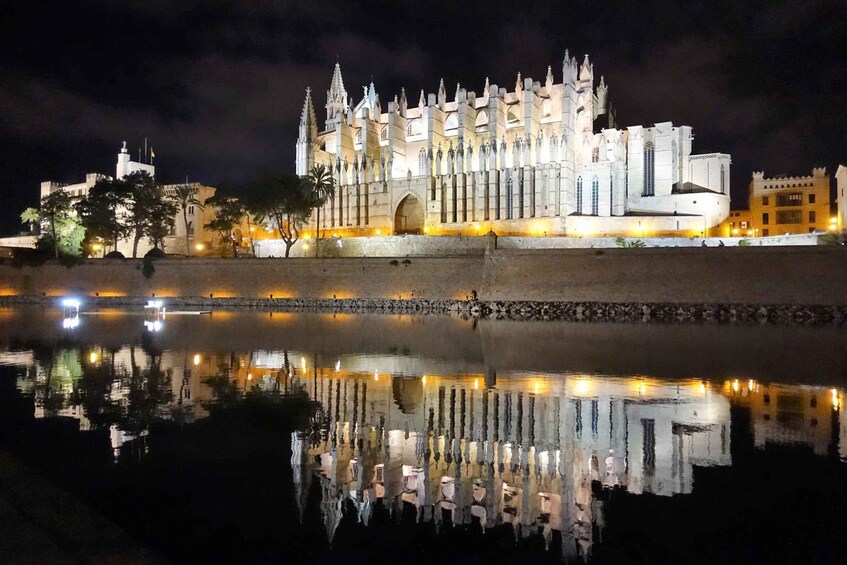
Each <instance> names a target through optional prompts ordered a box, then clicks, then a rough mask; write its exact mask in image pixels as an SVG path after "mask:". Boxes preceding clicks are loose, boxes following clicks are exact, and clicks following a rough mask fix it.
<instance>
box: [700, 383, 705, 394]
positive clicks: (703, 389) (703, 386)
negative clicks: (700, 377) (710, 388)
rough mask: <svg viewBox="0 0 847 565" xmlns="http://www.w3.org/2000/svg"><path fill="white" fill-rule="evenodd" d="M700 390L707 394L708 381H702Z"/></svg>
mask: <svg viewBox="0 0 847 565" xmlns="http://www.w3.org/2000/svg"><path fill="white" fill-rule="evenodd" d="M700 392H701V393H703V394H706V383H700Z"/></svg>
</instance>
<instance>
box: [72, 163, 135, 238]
mask: <svg viewBox="0 0 847 565" xmlns="http://www.w3.org/2000/svg"><path fill="white" fill-rule="evenodd" d="M128 200H129V191H128V189H127V184H126V183H125V182H124V181H123V180H121V179H111V178H102V179H100V180H98V181H97V182H96V183H95V184H94V186H93V187H91V188H90V189H89V191H88V196H86V197H85V198H83V199H82V200H80V201H79V202H77V204H76V211H77V214H78V215H79V218H80V221H81V222H82V225H83V227H85V235H86V238H87V239H88V240H89V241H94V240H95V239H101V240H103V241H104V242H105V244H106V245H105V246H106V247H108V246H109V245H110V244H111V245H112V246H113V247H114V249H115V250H117V248H118V241H119V240H121V239H123V238H124V237H126V236H127V235H129V233H128V231H127V227H126V225H125V224H124V221H123V218H122V215H123V213H124V212H123V211H124V209H125V207H126V202H127V201H128Z"/></svg>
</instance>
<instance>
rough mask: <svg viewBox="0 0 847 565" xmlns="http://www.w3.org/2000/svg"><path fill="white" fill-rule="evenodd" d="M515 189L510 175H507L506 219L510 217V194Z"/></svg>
mask: <svg viewBox="0 0 847 565" xmlns="http://www.w3.org/2000/svg"><path fill="white" fill-rule="evenodd" d="M514 190H515V183H514V181H513V180H512V177H511V176H510V177H509V180H507V181H506V219H507V220H511V219H512V194H513V191H514Z"/></svg>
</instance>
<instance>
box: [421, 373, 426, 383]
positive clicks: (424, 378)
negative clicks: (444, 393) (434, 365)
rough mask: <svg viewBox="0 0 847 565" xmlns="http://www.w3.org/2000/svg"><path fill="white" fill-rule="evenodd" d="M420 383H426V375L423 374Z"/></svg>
mask: <svg viewBox="0 0 847 565" xmlns="http://www.w3.org/2000/svg"><path fill="white" fill-rule="evenodd" d="M421 384H426V375H424V376H423V378H422V379H421Z"/></svg>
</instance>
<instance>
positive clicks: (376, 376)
mask: <svg viewBox="0 0 847 565" xmlns="http://www.w3.org/2000/svg"><path fill="white" fill-rule="evenodd" d="M374 380H375V381H378V380H379V371H374Z"/></svg>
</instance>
